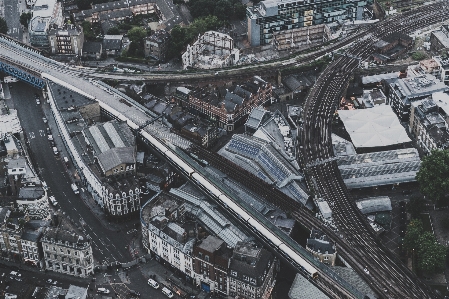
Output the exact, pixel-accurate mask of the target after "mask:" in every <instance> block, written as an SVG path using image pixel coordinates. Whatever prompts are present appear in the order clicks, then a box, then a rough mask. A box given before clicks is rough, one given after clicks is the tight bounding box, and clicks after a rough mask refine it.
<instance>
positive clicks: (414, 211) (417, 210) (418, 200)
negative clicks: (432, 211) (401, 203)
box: [407, 196, 426, 218]
mask: <svg viewBox="0 0 449 299" xmlns="http://www.w3.org/2000/svg"><path fill="white" fill-rule="evenodd" d="M425 207H426V204H425V202H424V199H423V198H422V197H417V196H413V197H412V198H410V202H409V203H408V204H407V211H408V212H409V213H410V214H411V215H412V218H418V217H419V215H420V214H421V213H422V212H423V211H424V208H425Z"/></svg>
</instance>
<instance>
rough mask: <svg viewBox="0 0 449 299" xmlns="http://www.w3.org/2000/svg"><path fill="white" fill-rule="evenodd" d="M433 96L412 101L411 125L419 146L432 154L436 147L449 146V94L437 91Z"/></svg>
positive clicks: (411, 130) (443, 147)
mask: <svg viewBox="0 0 449 299" xmlns="http://www.w3.org/2000/svg"><path fill="white" fill-rule="evenodd" d="M433 98H435V100H434V99H432V98H429V99H425V100H421V101H417V102H414V103H412V112H411V114H410V121H409V127H410V132H411V133H412V134H413V135H414V136H415V138H416V140H417V142H418V146H419V147H420V148H421V149H422V150H423V151H424V152H425V153H426V154H430V153H431V151H432V150H435V149H448V148H449V133H448V132H447V131H448V129H449V126H448V120H449V115H448V114H447V112H449V110H448V109H446V106H447V105H448V104H449V96H447V94H445V93H437V94H434V95H433Z"/></svg>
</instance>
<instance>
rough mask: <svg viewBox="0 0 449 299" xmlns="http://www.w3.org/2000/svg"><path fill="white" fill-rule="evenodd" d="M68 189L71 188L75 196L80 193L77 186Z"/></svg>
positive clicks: (73, 185)
mask: <svg viewBox="0 0 449 299" xmlns="http://www.w3.org/2000/svg"><path fill="white" fill-rule="evenodd" d="M70 187H72V190H73V193H75V194H79V193H80V191H79V190H78V186H77V185H76V184H75V183H73V184H72V185H70Z"/></svg>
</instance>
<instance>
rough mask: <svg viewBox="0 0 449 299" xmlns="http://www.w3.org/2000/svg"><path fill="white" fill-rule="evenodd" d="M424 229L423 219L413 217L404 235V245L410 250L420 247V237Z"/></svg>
mask: <svg viewBox="0 0 449 299" xmlns="http://www.w3.org/2000/svg"><path fill="white" fill-rule="evenodd" d="M423 231H424V229H423V225H422V222H421V220H418V219H413V220H412V221H410V223H409V225H408V226H407V232H406V233H405V237H404V243H403V244H404V247H405V248H406V249H408V250H413V249H418V247H419V237H420V236H421V234H422V233H423Z"/></svg>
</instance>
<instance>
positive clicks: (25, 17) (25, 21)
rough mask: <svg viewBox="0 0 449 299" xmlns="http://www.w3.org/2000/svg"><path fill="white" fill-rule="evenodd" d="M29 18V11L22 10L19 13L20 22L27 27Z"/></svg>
mask: <svg viewBox="0 0 449 299" xmlns="http://www.w3.org/2000/svg"><path fill="white" fill-rule="evenodd" d="M30 20H31V12H24V13H23V14H21V15H20V24H22V25H23V27H25V28H27V27H28V24H29V23H30Z"/></svg>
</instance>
